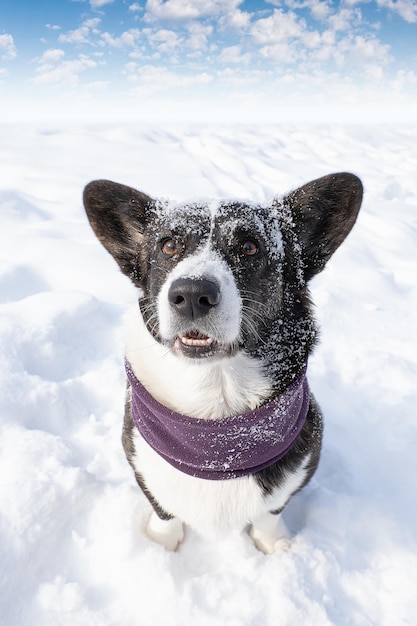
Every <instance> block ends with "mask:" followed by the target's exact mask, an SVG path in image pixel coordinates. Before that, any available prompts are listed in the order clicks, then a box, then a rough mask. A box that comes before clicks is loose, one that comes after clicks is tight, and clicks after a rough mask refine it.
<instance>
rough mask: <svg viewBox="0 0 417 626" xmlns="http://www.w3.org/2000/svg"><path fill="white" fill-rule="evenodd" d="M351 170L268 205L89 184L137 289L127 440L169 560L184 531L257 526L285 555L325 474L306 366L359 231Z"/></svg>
mask: <svg viewBox="0 0 417 626" xmlns="http://www.w3.org/2000/svg"><path fill="white" fill-rule="evenodd" d="M362 195H363V188H362V184H361V181H360V179H359V178H357V177H356V176H355V175H353V174H350V173H336V174H331V175H328V176H324V177H322V178H318V179H317V180H313V181H312V182H309V183H307V184H305V185H303V186H301V187H300V188H298V189H296V190H295V191H292V192H290V193H288V194H287V195H285V196H283V197H276V198H274V199H273V200H272V201H271V202H269V203H266V204H256V203H251V202H246V201H239V200H222V201H217V200H216V201H201V202H200V201H194V202H188V203H174V202H169V201H166V200H159V199H154V198H151V197H150V196H148V195H146V194H145V193H143V192H140V191H137V190H135V189H133V188H131V187H128V186H125V185H121V184H118V183H115V182H111V181H108V180H97V181H93V182H91V183H89V184H88V185H87V186H86V188H85V190H84V206H85V209H86V212H87V216H88V219H89V221H90V224H91V226H92V228H93V230H94V232H95V234H96V236H97V237H98V239H99V240H100V242H101V243H102V244H103V246H104V247H105V248H106V249H107V250H108V252H110V254H112V256H113V257H114V259H115V260H116V262H117V263H118V265H119V267H120V269H121V270H122V272H123V273H124V274H126V275H127V276H128V277H129V278H130V279H131V281H132V282H133V284H134V285H135V286H136V287H137V288H138V289H139V299H138V304H137V305H136V306H135V307H134V309H133V311H132V312H131V314H130V316H129V319H128V323H127V341H126V372H127V379H128V386H127V394H126V406H125V417H124V426H123V435H122V443H123V447H124V451H125V454H126V457H127V460H128V462H129V463H130V465H131V466H132V468H133V471H134V474H135V477H136V481H137V483H138V485H139V486H140V488H141V489H142V491H143V493H144V494H145V496H146V497H147V499H148V500H149V502H150V504H151V505H152V512H151V514H150V517H149V520H148V522H147V528H146V532H147V534H148V535H149V536H150V537H151V538H152V539H153V540H155V541H157V542H158V543H160V544H162V545H163V546H165V548H167V549H168V550H175V549H177V547H178V546H179V545H180V544H181V542H182V541H183V539H184V524H186V525H189V526H190V527H191V528H193V529H195V530H196V531H197V532H198V533H200V534H202V535H209V536H210V535H216V534H217V533H222V532H224V531H228V530H230V529H239V530H245V529H248V532H249V535H250V537H251V538H252V540H253V542H254V544H255V545H256V547H257V548H258V549H259V550H261V551H262V552H264V553H265V554H271V553H273V552H275V551H276V550H277V549H280V548H281V549H282V548H286V547H288V545H289V542H290V537H289V534H288V531H287V529H286V527H285V523H284V521H283V520H282V517H281V513H282V511H283V509H284V507H285V505H286V504H287V502H288V501H289V499H290V498H291V496H292V495H294V494H295V493H297V492H298V491H299V490H300V489H301V488H302V487H304V486H305V485H306V484H307V483H308V481H309V480H310V478H311V477H312V475H313V474H314V472H315V470H316V468H317V465H318V463H319V458H320V450H321V442H322V432H323V422H322V415H321V412H320V408H319V406H318V404H317V403H316V401H315V399H314V397H313V395H312V393H311V392H310V390H309V387H308V383H307V379H306V368H307V362H308V358H309V355H310V354H311V352H312V350H313V348H314V346H315V345H316V343H317V335H318V329H317V326H316V323H315V320H314V317H313V313H312V302H311V299H310V294H309V290H308V283H309V281H310V280H311V279H312V278H313V276H315V275H316V274H317V273H318V272H320V271H321V270H322V269H323V268H324V266H325V264H326V263H327V261H328V260H329V259H330V257H331V256H332V254H333V253H334V252H335V250H336V249H337V248H338V247H339V246H340V244H341V243H342V242H343V240H344V239H345V237H346V236H347V234H348V233H349V232H350V230H351V228H352V226H353V225H354V223H355V221H356V217H357V214H358V211H359V208H360V205H361V202H362Z"/></svg>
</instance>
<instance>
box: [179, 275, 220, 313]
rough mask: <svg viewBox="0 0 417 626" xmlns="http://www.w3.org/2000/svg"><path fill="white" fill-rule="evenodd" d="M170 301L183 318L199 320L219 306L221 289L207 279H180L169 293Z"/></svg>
mask: <svg viewBox="0 0 417 626" xmlns="http://www.w3.org/2000/svg"><path fill="white" fill-rule="evenodd" d="M168 301H169V303H170V305H171V306H172V307H174V308H175V310H176V311H177V312H178V313H179V314H180V315H182V316H183V317H187V318H189V319H197V318H199V317H203V316H204V315H207V314H208V313H209V312H210V311H211V309H212V308H213V307H215V306H217V305H218V304H219V302H220V289H219V287H218V286H217V285H216V283H214V282H213V281H212V280H208V279H206V278H199V279H195V278H179V279H177V280H175V281H174V282H173V283H172V285H171V287H170V289H169V291H168Z"/></svg>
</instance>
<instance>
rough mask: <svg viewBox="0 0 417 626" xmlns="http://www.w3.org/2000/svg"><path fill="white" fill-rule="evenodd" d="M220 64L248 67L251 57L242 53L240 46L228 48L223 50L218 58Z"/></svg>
mask: <svg viewBox="0 0 417 626" xmlns="http://www.w3.org/2000/svg"><path fill="white" fill-rule="evenodd" d="M218 60H219V61H220V63H224V64H228V63H232V64H242V65H248V64H249V63H250V60H251V55H250V54H249V53H248V52H246V53H242V49H241V47H240V46H228V47H227V48H224V49H223V50H222V51H221V53H220V54H219V56H218Z"/></svg>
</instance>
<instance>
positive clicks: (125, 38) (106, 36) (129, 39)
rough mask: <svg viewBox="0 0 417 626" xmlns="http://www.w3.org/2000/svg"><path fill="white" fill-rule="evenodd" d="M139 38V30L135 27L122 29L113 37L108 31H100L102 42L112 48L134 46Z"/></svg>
mask: <svg viewBox="0 0 417 626" xmlns="http://www.w3.org/2000/svg"><path fill="white" fill-rule="evenodd" d="M140 39H141V31H140V30H139V29H137V28H131V29H130V30H126V31H124V32H123V33H122V34H121V35H119V36H118V37H114V36H113V35H111V34H110V33H102V34H101V40H102V42H103V43H105V44H107V45H109V46H111V47H112V48H135V47H136V46H137V45H138V43H139V40H140Z"/></svg>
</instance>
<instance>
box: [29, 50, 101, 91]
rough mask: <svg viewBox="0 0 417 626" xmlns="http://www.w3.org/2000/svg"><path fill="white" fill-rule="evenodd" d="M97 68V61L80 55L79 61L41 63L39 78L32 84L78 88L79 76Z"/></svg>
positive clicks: (34, 79) (38, 70)
mask: <svg viewBox="0 0 417 626" xmlns="http://www.w3.org/2000/svg"><path fill="white" fill-rule="evenodd" d="M57 56H58V55H57ZM61 57H62V55H61ZM61 57H59V58H61ZM40 62H41V59H40ZM95 67H97V63H96V61H93V60H92V59H90V58H89V57H87V56H85V55H80V56H79V57H78V59H72V60H69V61H62V62H61V63H58V64H56V65H53V63H42V62H41V64H40V65H39V67H38V68H37V70H36V73H37V76H34V77H33V78H32V83H33V84H35V85H41V84H59V85H66V86H69V87H76V86H77V85H78V84H79V75H80V74H81V72H84V71H86V70H89V69H94V68H95Z"/></svg>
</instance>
